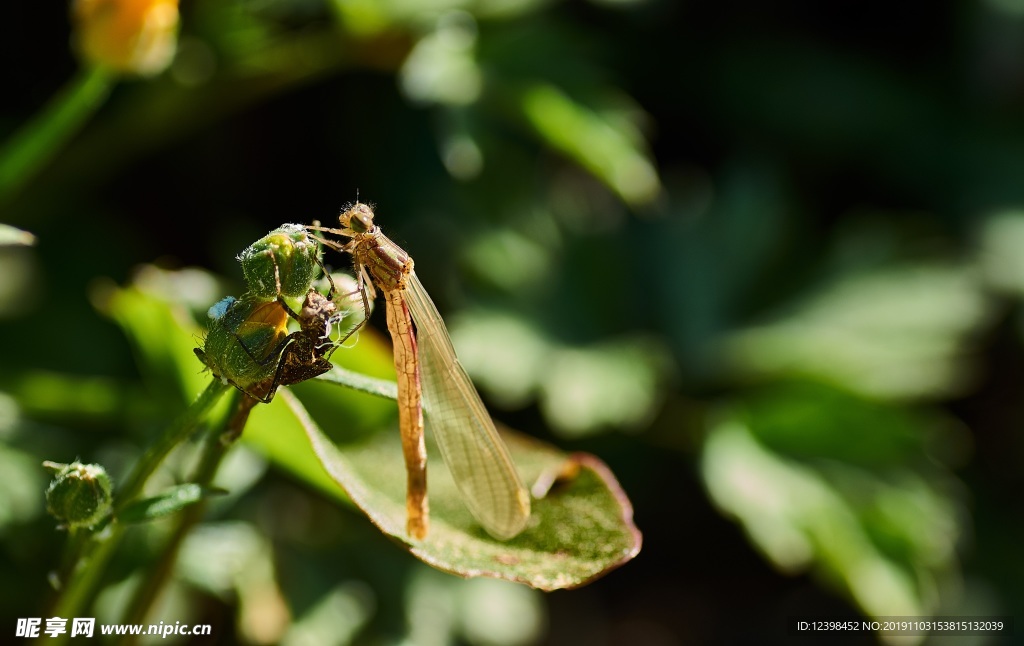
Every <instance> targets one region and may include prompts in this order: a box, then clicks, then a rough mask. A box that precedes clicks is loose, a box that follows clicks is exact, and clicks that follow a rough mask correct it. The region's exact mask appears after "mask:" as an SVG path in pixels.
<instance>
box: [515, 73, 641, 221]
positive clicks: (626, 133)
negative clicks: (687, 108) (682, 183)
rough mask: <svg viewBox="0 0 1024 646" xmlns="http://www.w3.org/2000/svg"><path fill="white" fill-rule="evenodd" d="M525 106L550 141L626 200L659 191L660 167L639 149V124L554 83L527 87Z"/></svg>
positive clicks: (532, 121)
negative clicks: (576, 98)
mask: <svg viewBox="0 0 1024 646" xmlns="http://www.w3.org/2000/svg"><path fill="white" fill-rule="evenodd" d="M522 110H523V114H524V115H525V116H526V119H527V120H528V121H529V122H530V124H531V125H532V126H533V127H534V129H536V130H537V132H538V133H539V134H540V136H541V137H542V138H543V139H544V141H545V142H547V143H548V145H550V146H552V147H553V148H555V149H556V150H559V151H561V152H562V153H564V154H565V155H567V156H568V157H569V158H571V159H572V160H573V161H575V162H576V163H577V164H579V165H580V166H582V167H583V168H586V169H587V170H588V171H590V172H591V173H593V174H594V176H596V177H597V178H598V179H600V180H601V181H602V182H604V183H605V184H607V185H608V187H609V188H611V189H612V190H613V191H615V192H616V193H618V194H619V196H621V197H622V199H623V200H625V201H626V202H629V203H631V204H645V203H649V202H651V201H652V200H654V198H656V197H657V196H658V193H659V192H660V190H661V182H660V180H659V179H658V172H657V170H655V168H654V165H653V164H652V163H651V162H650V160H649V159H648V158H647V155H646V154H645V153H643V152H642V151H641V149H640V144H639V139H640V137H639V135H638V134H637V132H636V131H635V129H633V128H630V127H628V126H627V124H625V123H623V122H622V121H621V120H614V119H610V118H607V117H605V116H603V115H602V114H600V113H598V112H596V111H594V110H592V109H591V108H589V107H587V106H585V105H582V104H580V103H577V102H576V101H574V100H573V99H572V98H570V97H569V96H567V95H566V94H565V93H564V92H562V91H561V90H559V89H558V88H556V87H554V86H551V85H537V86H535V87H533V88H531V89H530V90H528V91H527V92H526V93H525V94H524V95H523V99H522Z"/></svg>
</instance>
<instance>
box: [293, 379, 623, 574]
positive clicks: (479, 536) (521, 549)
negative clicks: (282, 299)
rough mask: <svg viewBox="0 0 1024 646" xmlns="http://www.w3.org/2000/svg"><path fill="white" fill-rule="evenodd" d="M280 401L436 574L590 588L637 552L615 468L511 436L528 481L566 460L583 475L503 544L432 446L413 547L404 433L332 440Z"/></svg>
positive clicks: (342, 480) (341, 476)
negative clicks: (426, 506)
mask: <svg viewBox="0 0 1024 646" xmlns="http://www.w3.org/2000/svg"><path fill="white" fill-rule="evenodd" d="M281 397H282V398H283V399H285V400H286V401H287V402H288V405H289V406H290V407H291V408H292V411H293V412H294V414H295V416H296V419H297V421H298V422H301V425H302V427H303V428H304V430H305V432H306V434H307V435H308V436H309V440H310V442H312V445H313V449H314V450H315V451H316V453H317V456H318V457H319V458H320V460H321V461H322V463H323V466H324V468H325V469H327V471H328V472H329V473H330V476H331V478H333V479H334V480H335V481H336V482H337V483H338V484H339V485H340V486H342V487H344V489H345V491H346V492H347V493H348V495H349V496H350V497H351V498H352V500H353V501H354V502H355V503H356V504H357V505H358V506H359V507H360V508H361V509H362V510H363V511H364V512H365V513H366V514H367V515H368V516H369V517H370V520H371V521H373V523H374V524H375V525H377V527H378V528H379V529H380V530H381V531H383V532H384V533H386V534H388V535H389V536H391V537H393V538H395V539H397V540H398V541H400V542H401V544H403V545H404V546H405V547H406V548H407V549H409V551H410V552H411V553H412V554H413V555H415V556H416V557H417V558H419V559H421V560H423V561H425V562H426V563H428V564H430V565H432V566H434V567H436V568H438V569H441V570H445V571H448V572H451V573H453V574H457V575H460V576H465V577H471V576H490V577H495V578H502V579H508V580H511V581H517V582H520V583H525V584H527V585H530V586H533V587H536V588H540V589H543V590H554V589H558V588H571V587H576V586H579V585H583V584H584V583H586V582H588V581H590V580H592V579H594V578H595V577H598V576H600V575H601V574H604V573H605V572H607V571H608V570H610V569H612V568H615V567H617V566H619V565H621V564H623V563H625V562H626V561H628V560H630V559H632V558H633V557H634V556H635V555H636V554H637V553H638V552H639V549H640V533H639V531H638V530H637V529H636V527H635V526H634V525H633V522H632V508H631V506H630V504H629V501H628V499H627V498H626V497H625V494H624V493H623V492H622V490H621V489H620V488H619V486H618V483H617V482H616V481H615V479H614V477H613V476H612V474H611V473H610V472H609V471H608V469H607V467H605V466H604V465H603V464H602V463H601V462H600V461H599V460H597V459H596V458H594V457H593V456H589V455H582V454H576V455H565V454H562V453H559V452H558V451H556V450H554V449H552V448H551V447H548V446H545V445H543V444H540V443H538V442H536V441H533V440H528V439H526V438H523V437H521V436H519V435H516V434H512V433H510V432H506V433H505V434H504V438H505V440H506V442H507V443H508V445H509V448H510V450H511V452H512V457H513V460H514V461H515V463H516V466H517V467H518V468H519V471H520V473H521V474H522V475H523V476H524V478H525V480H526V481H527V482H533V481H535V480H537V479H538V478H540V477H541V476H542V475H544V474H548V473H551V472H553V471H561V470H562V469H564V468H565V467H566V465H567V463H568V464H572V465H575V466H576V467H578V469H577V473H576V474H575V476H574V477H573V478H571V479H570V480H569V481H568V482H564V483H562V482H559V483H556V485H555V487H554V488H553V489H552V491H551V492H550V493H548V495H546V496H545V497H543V498H540V499H538V500H535V501H534V503H533V516H532V519H531V522H530V525H529V526H528V527H527V529H526V530H525V531H524V532H523V533H522V534H520V535H519V536H517V537H516V538H514V539H512V540H511V541H508V542H501V541H497V540H495V539H493V538H491V537H490V536H488V535H487V534H486V533H485V532H484V530H483V529H482V528H481V527H479V526H478V525H477V524H476V523H475V521H474V520H473V519H472V517H471V516H470V515H469V511H468V510H467V509H466V508H465V507H464V506H463V505H462V503H461V502H460V501H459V498H458V494H457V493H456V490H455V485H454V483H453V482H452V481H451V479H450V477H449V476H448V473H447V470H446V469H445V468H444V467H443V462H442V461H441V460H440V459H439V457H440V456H439V454H438V453H437V451H436V449H434V447H428V452H429V453H431V454H432V458H431V461H430V464H431V467H430V496H431V498H430V503H431V530H430V534H429V536H428V537H427V538H426V539H425V540H423V541H411V540H410V539H409V538H408V537H407V536H406V532H405V522H406V518H405V467H404V465H403V463H402V457H401V455H402V452H401V445H400V443H399V437H398V433H397V431H395V432H393V433H376V434H371V435H369V436H361V437H359V438H357V439H355V440H352V439H351V438H350V439H348V440H347V441H346V440H345V439H341V440H338V439H337V436H335V438H334V440H333V441H332V438H328V437H327V436H326V435H325V434H324V433H323V431H321V430H320V427H319V426H318V425H317V424H316V422H314V421H313V419H312V418H311V417H310V416H309V415H308V414H307V413H306V411H305V409H304V408H303V407H302V405H301V404H300V403H299V402H298V400H296V399H295V398H294V397H293V396H291V395H290V394H288V393H285V394H283V395H281ZM336 442H337V443H336ZM431 449H434V450H431Z"/></svg>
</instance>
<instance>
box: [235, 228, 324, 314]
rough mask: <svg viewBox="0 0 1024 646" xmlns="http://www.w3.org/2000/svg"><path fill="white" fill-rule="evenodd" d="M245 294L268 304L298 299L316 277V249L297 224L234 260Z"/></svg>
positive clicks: (266, 238)
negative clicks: (246, 287) (239, 266)
mask: <svg viewBox="0 0 1024 646" xmlns="http://www.w3.org/2000/svg"><path fill="white" fill-rule="evenodd" d="M238 261H239V262H240V263H242V273H243V274H245V280H246V282H247V283H248V284H249V293H251V294H252V295H253V296H255V297H257V298H262V299H264V300H269V299H273V298H277V297H278V296H279V295H283V296H287V297H289V298H301V297H303V296H305V295H306V292H308V291H309V288H310V287H311V286H312V285H313V281H314V280H316V278H317V276H319V274H320V266H321V265H320V247H319V245H318V244H317V241H316V240H315V239H314V238H312V237H311V236H310V235H309V234H308V233H307V232H306V229H305V228H304V227H303V226H302V225H299V224H285V225H282V226H281V227H279V228H277V229H274V230H273V231H271V232H270V233H268V234H267V235H265V236H264V237H262V238H260V239H259V240H257V241H256V242H254V243H253V244H252V245H251V246H250V247H249V248H248V249H246V250H245V251H243V252H242V253H241V254H240V255H239V256H238Z"/></svg>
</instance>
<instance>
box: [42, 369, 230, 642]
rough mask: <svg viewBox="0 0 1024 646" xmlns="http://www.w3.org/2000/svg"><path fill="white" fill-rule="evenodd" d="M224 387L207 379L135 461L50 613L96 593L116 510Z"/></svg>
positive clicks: (75, 606)
mask: <svg viewBox="0 0 1024 646" xmlns="http://www.w3.org/2000/svg"><path fill="white" fill-rule="evenodd" d="M228 388H229V386H227V385H226V384H222V383H221V382H220V380H218V379H214V380H213V381H211V382H210V385H209V386H207V387H206V390H204V391H203V392H202V394H200V395H199V397H198V398H197V399H196V400H195V401H194V402H192V405H191V406H189V407H188V409H187V410H186V411H185V412H184V413H182V414H181V415H180V416H179V417H178V419H176V420H175V421H174V422H173V423H172V424H171V425H170V426H169V427H168V428H167V429H166V430H165V431H164V434H163V435H162V436H161V437H160V439H159V440H157V443H156V444H154V445H153V446H152V447H150V449H149V450H148V451H146V453H145V454H143V456H142V457H141V458H140V459H139V461H138V462H137V463H136V464H135V468H134V469H133V470H132V473H131V475H129V476H128V478H127V480H126V481H125V484H124V485H123V486H122V487H121V489H120V491H119V492H118V494H117V501H116V503H115V505H114V513H115V520H114V521H113V522H111V523H110V524H109V525H108V526H107V528H106V529H104V530H102V531H100V532H97V533H95V534H93V535H92V536H91V538H90V540H88V541H85V544H84V545H82V548H81V552H80V553H79V555H78V558H77V559H76V560H75V563H74V566H73V567H72V568H71V571H70V574H69V576H68V581H67V583H66V585H64V586H63V587H62V589H61V591H60V594H59V596H58V597H57V600H56V602H55V604H54V608H53V615H52V616H56V617H65V618H70V617H76V616H78V613H79V611H80V610H82V609H83V608H84V607H85V605H86V604H87V603H88V602H89V600H91V599H92V598H93V597H94V596H95V595H96V591H97V588H98V587H99V584H100V581H101V579H102V578H103V573H104V572H105V571H106V566H107V562H108V561H109V560H110V557H111V556H112V555H113V554H114V552H116V551H117V547H118V545H120V543H121V539H122V537H123V534H124V529H125V526H124V525H123V524H121V523H119V522H117V520H116V514H117V512H118V511H120V510H121V509H122V508H123V507H124V506H125V505H126V504H127V503H129V502H131V501H133V500H134V499H135V498H137V497H138V495H139V494H140V493H141V492H142V489H143V487H144V486H145V484H146V481H147V480H148V479H149V477H150V476H151V475H152V474H153V472H154V471H155V470H156V468H157V466H159V465H160V462H162V461H163V459H164V458H165V457H166V456H167V454H168V453H170V451H171V449H173V448H174V447H175V446H177V445H178V444H179V443H180V442H181V441H182V440H184V439H185V438H186V437H188V435H189V434H190V433H191V432H192V431H193V430H194V429H195V427H196V426H198V425H199V421H200V420H201V419H202V417H203V416H204V415H205V414H206V413H207V412H208V411H209V410H210V409H211V408H212V407H213V405H214V404H216V403H217V401H218V400H220V397H221V396H222V395H223V394H224V393H225V392H226V391H227V390H228ZM66 636H67V633H64V634H63V635H61V636H59V637H58V641H60V640H61V639H63V638H65V637H66ZM55 643H57V642H55Z"/></svg>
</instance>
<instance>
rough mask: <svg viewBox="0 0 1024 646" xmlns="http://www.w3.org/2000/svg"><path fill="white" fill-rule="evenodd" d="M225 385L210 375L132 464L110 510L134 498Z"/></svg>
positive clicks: (224, 389) (219, 394) (217, 397)
mask: <svg viewBox="0 0 1024 646" xmlns="http://www.w3.org/2000/svg"><path fill="white" fill-rule="evenodd" d="M228 388H229V386H228V385H227V384H224V383H221V381H220V380H219V379H214V380H213V381H211V382H210V385H209V386H207V387H206V390H204V391H203V392H202V393H201V394H200V395H199V397H198V398H197V399H196V401H194V402H193V403H192V405H191V406H189V408H188V410H186V411H185V413H184V414H183V415H181V417H179V418H178V419H177V420H175V422H174V424H172V425H171V426H170V427H168V428H167V430H166V431H164V434H163V435H162V436H161V437H160V439H159V440H157V442H156V444H154V445H153V446H151V447H149V449H148V450H147V451H146V453H145V454H144V455H143V456H142V457H141V458H139V461H138V462H136V463H135V468H134V469H133V470H132V472H131V473H130V474H129V475H128V477H127V478H126V479H125V482H124V484H123V485H122V486H121V489H120V490H119V491H118V493H117V496H116V502H115V503H114V514H115V515H116V514H117V512H119V511H121V509H123V508H124V506H125V505H127V504H128V503H130V502H132V501H134V500H135V498H137V497H138V495H139V494H140V493H142V488H143V487H144V486H145V484H146V481H147V480H149V477H150V476H151V475H153V472H154V471H155V470H156V468H157V467H158V466H159V465H160V463H161V462H163V460H164V458H165V457H167V454H168V453H170V452H171V450H172V449H173V448H174V447H176V446H177V445H178V444H180V443H181V442H182V441H183V440H184V439H185V438H187V437H188V436H189V434H190V433H192V431H193V430H194V429H195V428H196V426H198V425H199V420H200V419H201V418H202V417H203V415H205V414H206V412H207V411H208V410H209V409H210V408H212V407H213V405H214V404H216V403H217V401H218V400H219V399H220V398H221V396H222V395H223V394H224V393H225V392H227V390H228Z"/></svg>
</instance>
